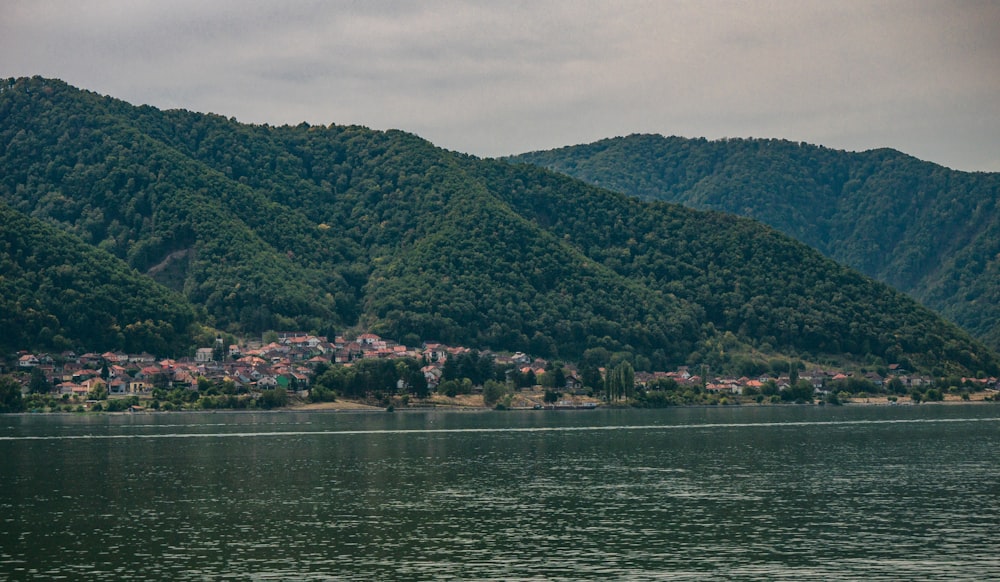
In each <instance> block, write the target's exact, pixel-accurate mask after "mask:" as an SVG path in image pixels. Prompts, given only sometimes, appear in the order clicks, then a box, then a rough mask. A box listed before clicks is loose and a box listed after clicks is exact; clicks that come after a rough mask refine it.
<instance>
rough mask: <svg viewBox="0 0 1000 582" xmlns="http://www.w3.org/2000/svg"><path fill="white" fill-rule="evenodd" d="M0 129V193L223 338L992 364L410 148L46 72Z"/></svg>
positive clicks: (406, 140)
mask: <svg viewBox="0 0 1000 582" xmlns="http://www.w3.org/2000/svg"><path fill="white" fill-rule="evenodd" d="M0 120H2V121H0V143H2V144H3V149H2V150H0V151H2V152H3V157H2V158H0V169H2V174H0V199H2V200H3V201H4V202H5V203H6V204H8V205H9V206H10V207H11V208H12V209H14V210H15V211H17V212H19V213H21V214H22V215H26V216H31V217H33V218H36V219H39V220H43V221H46V222H48V223H51V224H53V225H56V226H58V227H59V228H60V229H62V230H64V231H66V232H69V233H72V234H73V235H74V236H76V237H78V238H79V239H82V240H83V241H85V242H86V243H88V244H90V245H93V247H94V248H95V249H96V251H99V252H102V253H107V254H109V255H114V257H117V258H118V259H120V260H122V261H125V262H127V263H128V264H129V265H130V266H132V267H133V268H134V269H136V270H138V271H139V272H141V273H145V274H147V275H148V276H149V277H151V278H153V279H155V280H157V281H159V282H161V283H163V284H164V285H167V286H169V287H171V288H172V289H175V290H176V291H178V292H180V293H182V294H183V295H184V296H185V297H186V298H187V299H188V300H189V301H190V302H191V303H193V304H195V305H197V306H199V308H201V309H204V313H205V323H207V324H208V325H212V326H216V327H218V328H220V329H225V330H228V331H234V332H260V331H264V330H267V329H288V328H298V329H303V330H312V331H317V332H321V333H331V332H333V331H337V330H342V329H343V328H344V327H347V326H355V327H357V328H358V329H370V330H372V331H375V332H376V333H381V334H383V335H386V336H388V337H392V338H395V339H398V340H401V341H404V342H407V343H416V342H417V341H419V340H420V339H425V340H437V341H442V342H446V343H453V344H464V345H469V346H475V347H479V348H493V349H505V350H512V351H513V350H523V351H529V352H531V353H533V354H536V355H539V356H545V357H561V358H567V359H576V358H580V357H582V356H584V355H588V356H589V357H590V358H592V359H597V360H600V358H601V354H612V353H615V352H617V353H619V356H622V355H624V357H627V358H629V359H632V360H633V361H634V362H636V364H637V365H638V366H639V367H640V368H649V367H654V368H658V369H665V368H668V367H672V366H676V365H678V364H685V363H687V364H700V363H706V364H709V365H712V366H713V367H718V368H716V369H719V368H721V367H724V366H725V365H727V364H728V363H730V358H732V357H733V355H734V354H737V353H740V352H741V351H744V352H745V351H748V350H750V349H751V348H754V349H756V350H759V352H761V353H764V354H774V353H786V354H792V353H794V354H797V355H803V356H805V355H809V356H816V357H822V356H824V355H826V356H832V357H843V356H844V355H845V354H846V355H847V356H850V357H852V358H855V359H856V360H859V361H860V360H868V361H873V360H881V361H885V362H890V361H891V362H908V363H909V364H910V365H911V366H913V367H923V368H926V369H936V370H937V371H940V372H944V371H969V372H973V373H974V372H977V371H993V370H996V369H997V359H996V355H995V354H994V353H993V352H991V351H989V350H988V349H986V348H985V347H984V346H983V345H982V344H980V343H978V342H976V341H974V340H972V339H971V338H970V337H969V336H968V334H966V333H965V332H963V331H961V330H959V329H958V328H957V327H955V326H954V325H951V324H949V323H947V322H945V321H944V320H943V319H941V318H940V317H938V316H936V315H934V314H933V313H932V312H930V311H929V310H927V309H925V308H923V307H921V306H919V305H918V304H917V303H915V302H914V301H912V300H910V299H908V298H907V297H905V296H904V295H902V294H901V293H898V292H896V291H894V290H892V289H890V288H889V287H887V286H885V285H883V284H880V283H876V282H874V281H872V280H870V279H867V278H865V277H864V276H862V275H860V274H858V273H857V272H855V271H852V270H849V269H847V268H844V267H842V266H840V265H838V264H836V263H835V262H833V261H831V260H829V259H826V258H823V257H822V256H821V255H820V254H819V253H817V252H815V251H813V250H812V249H809V248H808V247H806V246H805V245H803V244H801V243H798V242H795V241H793V240H792V239H790V238H787V237H785V236H783V235H781V234H779V233H777V232H775V231H774V230H771V229H770V228H767V227H764V226H763V225H760V224H758V223H756V222H753V221H750V220H747V219H741V218H736V217H733V216H729V215H724V214H721V213H705V212H699V211H694V210H689V209H685V208H683V207H680V206H676V205H672V204H666V203H650V202H643V201H640V200H638V199H635V198H631V197H628V196H624V195H621V194H615V193H613V192H610V191H607V190H603V189H599V188H595V187H592V186H588V185H586V184H584V183H582V182H580V181H577V180H574V179H570V178H567V177H565V176H561V175H559V174H556V173H552V172H549V171H545V170H542V169H539V168H535V167H530V166H524V165H517V166H515V165H511V164H508V163H506V162H502V161H493V160H481V159H477V158H474V157H471V156H466V155H462V154H457V153H454V152H448V151H445V150H441V149H439V148H436V147H434V146H433V145H432V144H430V143H428V142H426V141H424V140H422V139H419V138H417V137H415V136H413V135H410V134H406V133H403V132H399V131H389V132H378V131H371V130H368V129H365V128H361V127H352V126H329V127H310V126H308V125H306V124H302V125H299V126H296V127H289V126H283V127H271V126H267V125H264V126H253V125H245V124H240V123H237V122H236V121H235V120H232V119H226V118H224V117H221V116H218V115H203V114H197V113H191V112H187V111H160V110H157V109H154V108H151V107H145V106H144V107H134V106H132V105H129V104H127V103H124V102H121V101H118V100H114V99H110V98H106V97H101V96H98V95H96V94H93V93H89V92H85V91H80V90H78V89H75V88H72V87H70V86H68V85H66V84H64V83H62V82H60V81H55V80H47V79H41V78H32V79H10V80H7V81H5V82H3V83H2V90H0ZM96 251H95V252H96ZM595 354H596V355H595Z"/></svg>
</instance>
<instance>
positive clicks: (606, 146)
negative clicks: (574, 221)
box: [513, 135, 1000, 347]
mask: <svg viewBox="0 0 1000 582" xmlns="http://www.w3.org/2000/svg"><path fill="white" fill-rule="evenodd" d="M513 159H514V160H516V161H521V162H527V163H532V164H536V165H539V166H543V167H546V168H549V169H553V170H556V171H559V172H563V173H565V174H568V175H570V176H573V177H575V178H578V179H581V180H584V181H587V182H589V183H591V184H595V185H598V186H602V187H606V188H610V189H612V190H616V191H619V192H624V193H627V194H630V195H634V196H638V197H639V198H642V199H645V200H665V201H669V202H676V203H680V204H684V205H687V206H691V207H693V208H699V209H710V210H720V211H724V212H730V213H734V214H739V215H742V216H748V217H751V218H755V219H757V220H760V221H762V222H764V223H767V224H769V225H771V226H774V227H775V228H778V229H779V230H781V231H782V232H785V233H787V234H789V235H791V236H793V237H795V238H797V239H799V240H801V241H803V242H805V243H807V244H809V245H810V246H812V247H814V248H816V249H819V250H820V251H822V252H823V253H824V254H826V255H827V256H829V257H832V258H834V259H836V260H838V261H840V262H842V263H845V264H847V265H850V266H852V267H854V268H856V269H858V270H860V271H862V272H863V273H865V274H867V275H869V276H872V277H875V278H876V279H879V280H881V281H885V282H887V283H889V284H890V285H892V286H894V287H896V288H898V289H901V290H903V291H906V292H907V293H909V294H911V295H912V296H914V297H916V298H917V299H918V300H920V301H921V302H923V303H925V304H926V305H928V306H930V307H932V308H933V309H936V310H937V311H939V312H940V313H942V314H944V315H945V316H946V317H948V318H950V319H952V320H953V321H955V322H957V323H959V324H960V325H962V326H963V327H965V328H966V329H968V330H969V331H970V332H972V333H973V334H974V335H976V336H979V337H981V338H983V339H984V340H985V341H987V342H988V343H990V344H991V345H992V346H994V347H998V346H1000V283H998V282H1000V212H998V208H997V204H998V200H1000V174H996V173H968V172H958V171H954V170H949V169H947V168H943V167H941V166H938V165H935V164H931V163H928V162H923V161H920V160H917V159H915V158H912V157H910V156H907V155H904V154H901V153H899V152H896V151H893V150H876V151H869V152H863V153H848V152H843V151H837V150H831V149H827V148H822V147H817V146H811V145H807V144H800V143H794V142H788V141H780V140H752V139H751V140H737V139H730V140H723V141H706V140H704V139H698V140H692V139H684V138H679V137H670V138H666V137H662V136H657V135H632V136H628V137H624V138H615V139H607V140H602V141H599V142H595V143H592V144H587V145H580V146H572V147H566V148H560V149H556V150H551V151H546V152H534V153H530V154H524V155H521V156H517V157H516V158H513Z"/></svg>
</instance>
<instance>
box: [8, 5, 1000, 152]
mask: <svg viewBox="0 0 1000 582" xmlns="http://www.w3.org/2000/svg"><path fill="white" fill-rule="evenodd" d="M0 75H2V76H25V75H42V76H46V77H57V78H60V79H63V80H65V81H67V82H69V83H71V84H73V85H75V86H78V87H81V88H84V89H89V90H92V91H96V92H98V93H101V94H105V95H111V96H114V97H118V98H121V99H124V100H126V101H129V102H131V103H135V104H142V103H146V104H150V105H154V106H156V107H160V108H164V109H167V108H184V109H190V110H194V111H203V112H214V113H220V114H223V115H226V116H234V117H236V118H237V119H239V120H240V121H244V122H252V123H271V124H283V123H292V124H295V123H299V122H301V121H307V122H309V123H311V124H329V123H338V124H360V125H366V126H369V127H372V128H375V129H389V128H398V129H403V130H406V131H410V132H413V133H416V134H419V135H420V136H422V137H425V138H427V139H429V140H430V141H432V142H434V143H435V144H437V145H439V146H442V147H446V148H449V149H455V150H460V151H463V152H468V153H472V154H476V155H480V156H495V155H503V154H512V153H520V152H525V151H530V150H537V149H547V148H552V147H558V146H562V145H570V144H577V143H585V142H590V141H594V140H597V139H600V138H604V137H612V136H616V135H626V134H629V133H661V134H664V135H681V136H686V137H708V138H719V137H727V136H728V137H751V136H752V137H777V138H787V139H792V140H796V141H807V142H810V143H816V144H821V145H826V146H829V147H834V148H841V149H849V150H864V149H870V148H876V147H892V148H895V149H898V150H902V151H904V152H906V153H909V154H912V155H914V156H917V157H919V158H922V159H925V160H930V161H934V162H937V163H940V164H943V165H946V166H949V167H952V168H957V169H963V170H989V171H1000V2H995V1H984V2H970V1H961V0H958V1H956V0H947V1H941V2H937V1H932V0H915V1H908V0H906V1H876V0H858V1H844V0H837V1H828V0H823V1H818V2H812V1H804V0H791V1H754V2H729V1H718V0H698V1H690V2H688V1H669V0H656V1H649V2H646V1H630V2H610V1H606V2H587V1H581V0H572V1H566V2H546V1H543V0H535V1H531V2H512V1H493V2H450V1H426V2H409V1H407V2H402V1H401V2H374V1H368V2H360V1H358V2H348V1H337V2H333V1H330V2H325V1H324V2H319V1H317V2H306V1H301V2H284V1H281V2H279V1H274V2H271V1H246V0H240V1H218V0H169V1H164V0H157V1H155V2H143V1H125V0H120V1H119V0H103V1H88V0H79V1H70V0H67V1H61V2H50V1H46V0H3V2H2V3H0Z"/></svg>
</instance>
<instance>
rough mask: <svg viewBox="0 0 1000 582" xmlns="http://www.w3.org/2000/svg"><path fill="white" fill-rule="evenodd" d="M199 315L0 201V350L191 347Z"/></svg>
mask: <svg viewBox="0 0 1000 582" xmlns="http://www.w3.org/2000/svg"><path fill="white" fill-rule="evenodd" d="M195 322H196V310H195V309H194V308H193V307H192V306H191V305H190V304H189V303H187V301H185V300H184V298H183V297H181V296H180V295H178V294H176V293H173V292H171V291H169V290H168V289H166V288H164V287H162V286H160V285H157V284H156V282H154V281H153V280H151V279H149V278H148V277H144V276H142V275H140V274H139V273H136V272H135V271H134V270H132V269H130V268H129V267H128V265H126V264H125V263H123V262H122V261H120V260H118V259H115V258H114V257H112V256H110V255H108V254H107V253H105V252H103V251H101V250H98V249H96V248H94V247H91V246H88V245H86V244H84V243H83V242H82V241H80V240H79V239H77V238H76V237H74V236H72V235H70V234H67V233H64V232H61V231H59V230H58V229H56V228H54V227H53V226H51V225H49V224H46V223H43V222H41V221H39V220H36V219H32V218H30V217H28V216H25V215H23V214H20V213H18V212H15V211H13V210H11V209H10V208H9V207H8V206H7V205H6V204H3V203H0V329H2V330H3V333H0V351H2V352H4V353H9V352H11V351H13V350H17V349H23V348H32V349H34V348H44V349H57V350H65V349H75V348H78V347H80V346H88V347H90V348H91V349H96V350H112V349H124V350H128V351H130V352H142V351H147V352H152V353H156V354H161V355H173V354H182V353H185V352H186V351H187V350H188V349H189V348H190V347H191V346H192V344H193V342H192V335H191V334H192V326H193V324H194V323H195Z"/></svg>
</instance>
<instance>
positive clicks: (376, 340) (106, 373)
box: [17, 332, 997, 397]
mask: <svg viewBox="0 0 1000 582" xmlns="http://www.w3.org/2000/svg"><path fill="white" fill-rule="evenodd" d="M469 351H470V349H469V348H464V347H450V346H445V345H442V344H438V343H425V344H423V346H421V347H419V348H418V347H407V346H405V345H401V344H398V343H396V342H393V341H390V340H385V339H382V338H381V337H379V336H378V335H375V334H372V333H365V334H362V335H360V336H358V337H357V338H354V339H350V340H348V339H345V338H344V337H340V336H338V337H336V338H334V339H333V340H332V341H330V340H328V339H327V338H326V337H322V336H314V335H310V334H307V333H301V332H284V333H278V334H277V338H276V340H275V341H271V342H269V343H267V344H264V343H263V342H249V343H247V344H245V345H235V344H234V345H228V346H225V345H223V344H222V340H221V339H219V340H217V342H216V345H215V346H213V347H205V348H199V349H198V350H197V351H196V353H195V357H194V358H182V359H179V360H172V359H157V357H156V356H154V355H152V354H148V353H142V354H124V353H116V352H106V353H103V354H97V353H87V354H82V355H77V354H75V353H73V352H64V353H62V354H60V355H59V356H57V357H53V356H51V355H47V354H40V355H36V354H31V353H24V352H22V353H20V354H19V359H18V361H17V367H18V369H19V370H21V371H28V370H31V369H34V368H37V369H39V370H40V371H41V372H42V373H43V374H44V375H45V377H46V379H47V380H48V381H49V382H50V385H51V386H52V387H53V390H54V391H56V392H58V393H60V394H69V395H77V396H82V397H86V396H87V395H88V394H90V393H92V392H94V391H96V390H97V389H99V388H101V387H103V388H104V389H106V390H107V393H108V395H109V396H116V395H139V396H143V395H150V394H151V393H152V391H153V389H154V388H157V387H162V388H171V389H173V388H189V389H195V388H197V387H198V382H199V379H202V378H204V379H208V380H209V381H213V382H232V383H233V384H234V385H235V387H236V388H237V389H239V390H245V391H248V392H255V391H262V390H268V389H273V388H279V387H280V388H285V389H287V390H296V391H304V390H308V388H309V382H310V379H311V377H312V375H313V373H314V371H315V369H316V367H317V366H318V365H320V364H325V365H334V364H341V365H351V364H353V363H354V362H357V361H358V360H362V359H366V358H390V359H391V358H413V359H416V360H418V361H421V362H423V364H424V366H423V368H422V371H423V374H424V376H425V378H426V379H427V383H428V386H429V387H430V388H431V389H433V388H434V387H436V386H437V385H438V383H439V382H440V381H441V378H442V375H443V373H444V371H443V368H444V364H445V362H447V361H448V359H450V358H454V357H458V356H461V355H462V354H465V353H467V352H469ZM487 353H488V352H487ZM491 355H492V356H493V357H494V359H495V362H496V364H498V365H501V366H504V365H509V366H510V367H511V368H512V369H516V370H519V371H520V372H521V373H522V374H527V373H529V372H530V373H533V374H534V375H535V376H536V377H538V376H541V374H543V373H544V372H545V369H546V367H547V362H546V361H544V360H541V359H532V358H531V357H529V356H527V355H525V354H523V353H516V354H513V355H507V354H491ZM564 372H565V374H564V375H565V377H566V386H565V390H566V392H570V393H579V392H580V391H581V390H582V389H583V386H582V383H581V382H580V379H579V374H578V373H577V370H576V369H575V368H574V367H573V366H567V367H566V368H565V369H564ZM889 374H890V377H896V378H899V380H900V381H901V382H903V385H904V386H905V387H906V389H908V390H909V389H911V388H919V387H921V386H924V385H928V384H930V383H931V382H932V379H931V378H927V377H923V376H916V375H910V374H907V373H906V371H905V370H902V369H900V368H899V367H898V366H897V365H892V366H890V367H889ZM667 378H669V379H672V380H673V381H674V382H676V383H677V385H678V386H680V387H682V388H683V387H699V388H704V389H706V390H707V391H709V392H715V393H720V394H745V393H748V392H759V391H760V390H761V388H763V387H764V386H765V384H766V383H768V382H772V381H773V382H775V384H776V385H777V387H778V388H779V389H784V388H788V387H789V386H790V384H791V379H790V378H789V377H788V376H782V377H778V378H774V377H772V376H770V375H765V376H761V377H755V378H749V377H740V378H735V377H715V378H702V377H701V376H699V375H697V374H693V373H692V372H691V371H690V370H689V369H688V368H686V367H681V368H678V369H677V370H676V371H673V372H653V373H650V372H637V373H636V374H635V382H636V385H637V386H643V387H647V386H653V385H655V384H656V383H657V382H658V381H659V380H662V379H667ZM848 378H849V376H848V375H846V374H844V373H843V372H837V371H823V370H815V371H811V372H803V373H802V374H801V375H800V376H799V379H800V380H805V381H808V382H810V383H811V384H812V385H813V387H814V389H815V391H816V392H817V393H820V394H822V393H826V392H828V391H829V390H830V389H831V388H832V387H833V386H836V385H837V384H838V382H839V381H841V380H846V379H848ZM863 378H864V379H865V380H867V381H869V382H871V383H872V384H874V385H875V386H878V387H881V386H882V385H883V384H884V383H885V382H888V381H889V378H888V377H882V376H880V375H878V374H876V373H874V372H871V373H868V374H865V375H863ZM972 381H973V382H976V383H978V384H981V385H982V388H983V389H996V388H997V379H996V378H985V379H973V380H972Z"/></svg>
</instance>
